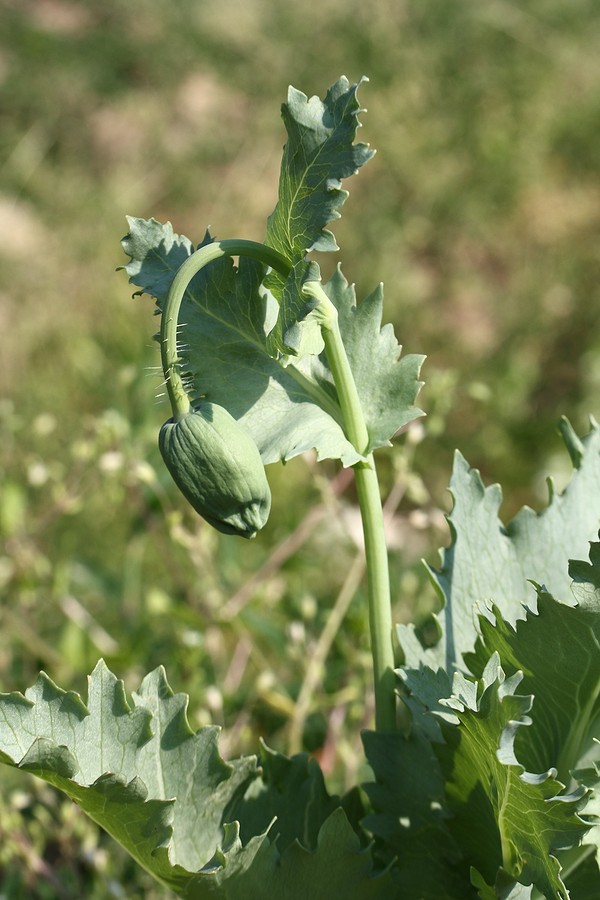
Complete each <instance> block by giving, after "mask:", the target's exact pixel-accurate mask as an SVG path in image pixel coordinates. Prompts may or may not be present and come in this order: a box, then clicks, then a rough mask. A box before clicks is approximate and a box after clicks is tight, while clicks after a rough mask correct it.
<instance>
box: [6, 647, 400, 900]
mask: <svg viewBox="0 0 600 900" xmlns="http://www.w3.org/2000/svg"><path fill="white" fill-rule="evenodd" d="M186 710H187V697H186V696H185V695H183V694H173V692H172V691H171V689H170V687H169V685H168V683H167V681H166V677H165V674H164V671H163V670H162V669H157V670H156V671H155V672H152V673H151V674H150V675H148V676H147V677H146V678H145V679H144V680H143V682H142V685H141V687H140V690H139V691H138V693H136V694H134V695H133V705H132V704H130V703H129V702H128V701H127V698H126V696H125V692H124V689H123V684H122V682H120V681H118V680H117V679H116V678H115V676H114V675H113V674H112V673H111V672H109V670H108V669H107V668H106V666H105V665H104V663H102V662H100V663H98V665H97V666H96V668H95V670H94V672H93V673H92V675H91V676H90V678H89V692H88V701H87V704H84V703H83V701H82V700H81V698H80V697H79V696H78V695H77V694H74V693H72V692H69V693H67V692H65V691H62V690H61V689H60V688H58V687H57V686H56V685H55V684H53V682H52V681H51V680H50V679H49V678H48V677H47V676H46V675H43V674H42V675H40V677H39V678H38V680H37V682H36V684H35V685H34V686H33V687H32V688H31V689H30V690H28V691H27V692H26V693H25V696H23V695H21V694H7V695H6V694H5V695H0V759H1V761H2V762H4V763H7V764H9V765H12V766H15V767H17V768H21V769H24V770H27V771H29V772H32V773H34V774H35V775H38V776H39V777H41V778H43V779H44V780H46V781H48V782H50V783H51V784H54V785H56V786H57V787H59V788H60V789H61V790H63V791H64V792H65V793H66V794H67V795H68V796H69V797H71V798H72V799H73V800H74V801H75V802H76V803H78V805H79V806H81V808H82V809H83V810H84V811H85V812H87V813H88V815H89V816H90V817H91V818H93V819H94V820H95V821H96V822H98V823H99V824H100V825H101V826H102V827H103V828H105V829H106V831H108V832H109V833H110V834H111V835H113V837H115V838H116V839H117V840H118V841H119V842H120V843H121V844H122V845H123V846H124V847H125V848H126V849H127V850H128V851H129V853H130V854H131V855H132V856H133V857H134V859H136V860H137V861H138V862H139V863H140V864H141V865H142V866H144V867H145V868H146V869H147V870H148V871H149V872H150V873H151V874H152V875H153V876H154V877H155V878H156V879H157V880H159V881H161V882H162V883H163V884H165V885H167V886H169V887H170V888H171V889H172V890H174V891H175V892H176V893H177V894H179V895H180V896H182V897H187V898H191V900H205V898H214V900H248V898H250V900H252V898H254V900H262V898H264V897H278V898H281V900H296V898H298V900H300V898H302V897H306V896H309V895H310V896H314V897H319V898H323V900H328V898H330V897H333V896H344V894H345V893H347V892H349V891H350V889H351V886H352V888H353V890H355V891H356V893H355V894H353V896H356V897H358V898H360V900H379V898H381V900H383V898H388V897H389V896H390V893H389V891H390V877H389V874H384V875H380V876H379V877H375V876H374V873H373V859H372V856H371V853H370V852H369V850H368V849H367V850H365V849H361V847H360V841H359V838H358V836H357V835H356V834H355V833H354V831H353V830H352V828H351V826H350V825H349V823H348V820H347V818H346V816H345V814H344V812H343V810H342V809H341V807H340V806H339V802H338V801H337V800H336V799H335V798H331V797H329V796H328V795H327V792H326V790H325V787H324V784H323V779H322V775H321V773H320V771H319V770H318V767H316V764H314V763H310V762H309V761H308V759H307V758H306V757H301V758H295V759H292V760H288V759H286V758H285V757H283V756H281V755H280V754H271V753H270V752H269V751H265V754H264V756H263V762H264V773H262V772H261V770H260V769H259V768H258V766H257V760H256V758H255V757H244V758H242V759H239V760H234V761H233V762H230V763H225V762H224V761H223V760H222V759H221V757H220V756H219V753H218V749H217V733H218V729H217V728H213V727H208V728H203V729H200V731H198V732H196V733H194V732H193V731H192V730H191V729H190V727H189V724H188V721H187V717H186ZM291 789H293V790H291ZM290 811H291V813H292V814H291V815H288V814H289V813H290ZM279 814H281V816H282V819H283V821H282V823H281V824H277V823H273V817H274V815H279ZM240 823H241V824H240ZM315 886H316V888H315Z"/></svg>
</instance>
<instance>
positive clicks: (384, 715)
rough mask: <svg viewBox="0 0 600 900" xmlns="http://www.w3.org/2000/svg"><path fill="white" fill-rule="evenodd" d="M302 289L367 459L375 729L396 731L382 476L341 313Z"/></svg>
mask: <svg viewBox="0 0 600 900" xmlns="http://www.w3.org/2000/svg"><path fill="white" fill-rule="evenodd" d="M302 291H303V293H305V294H307V295H308V296H309V297H313V298H314V299H315V300H316V301H317V304H318V306H317V309H318V313H319V316H320V322H321V333H322V335H323V342H324V344H325V353H326V354H327V361H328V363H329V367H330V369H331V373H332V375H333V380H334V383H335V387H336V391H337V394H338V399H339V402H340V407H341V410H342V417H343V420H344V425H345V429H346V436H347V438H348V440H349V441H350V442H351V443H352V444H353V446H354V447H355V448H356V450H357V451H358V452H359V453H362V454H363V455H364V459H363V460H361V461H360V462H358V463H356V465H354V466H353V469H354V477H355V481H356V492H357V495H358V503H359V506H360V514H361V519H362V525H363V532H364V539H365V559H366V563H367V588H368V597H369V629H370V632H371V653H372V656H373V675H374V682H375V728H376V730H377V731H395V730H396V693H395V685H396V676H395V674H394V648H393V644H392V613H391V593H390V576H389V563H388V555H387V547H386V540H385V531H384V524H383V510H382V506H381V495H380V492H379V481H378V479H377V470H376V468H375V460H374V458H373V454H372V453H371V452H369V432H368V429H367V425H366V422H365V417H364V414H363V410H362V404H361V402H360V398H359V396H358V390H357V388H356V382H355V381H354V376H353V374H352V369H351V368H350V362H349V360H348V356H347V354H346V348H345V347H344V343H343V341H342V336H341V333H340V328H339V324H338V312H337V309H336V308H335V306H334V304H333V303H332V302H331V300H330V299H329V297H328V296H327V294H326V293H325V291H324V290H323V288H322V286H321V284H320V283H319V282H318V281H306V282H305V283H304V284H303V286H302Z"/></svg>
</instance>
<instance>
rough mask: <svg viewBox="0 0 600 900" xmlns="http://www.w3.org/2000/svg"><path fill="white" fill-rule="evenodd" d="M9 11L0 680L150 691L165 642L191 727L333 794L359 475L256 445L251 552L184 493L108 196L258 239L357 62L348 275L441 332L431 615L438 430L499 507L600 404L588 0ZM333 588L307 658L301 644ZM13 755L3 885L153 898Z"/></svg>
mask: <svg viewBox="0 0 600 900" xmlns="http://www.w3.org/2000/svg"><path fill="white" fill-rule="evenodd" d="M0 9H1V11H2V22H3V25H2V31H1V33H0V90H1V92H2V102H1V106H0V156H1V159H2V169H1V174H0V235H1V240H0V264H1V268H0V322H1V324H2V328H3V334H4V338H5V339H4V342H3V350H2V355H1V356H0V377H1V379H2V385H3V390H2V398H1V399H0V432H1V434H2V442H1V444H0V472H1V478H2V484H1V495H0V535H1V541H2V543H1V545H0V591H1V593H2V605H1V608H0V617H1V623H2V628H1V631H0V686H1V688H2V690H13V689H22V688H24V687H25V686H27V685H29V684H30V683H31V682H32V681H33V679H34V678H35V674H36V673H37V670H38V669H39V668H45V669H46V670H47V671H48V672H49V674H50V675H51V676H52V677H54V678H56V680H57V681H59V682H60V683H61V684H64V685H68V686H72V687H73V688H75V689H77V690H80V691H84V690H85V688H84V683H83V673H84V672H87V671H90V670H91V668H92V667H93V665H94V663H95V661H96V659H97V658H98V656H100V655H102V656H104V657H105V658H106V659H107V661H108V663H109V665H111V666H112V667H113V668H114V669H115V671H116V672H117V673H118V674H120V675H122V677H123V678H124V679H125V681H126V685H127V687H128V689H135V688H136V687H137V685H138V684H139V680H140V678H141V676H142V675H143V674H144V673H145V672H146V671H148V670H150V669H151V668H153V667H154V666H156V665H158V664H160V663H165V664H166V665H167V668H168V673H169V677H170V680H171V683H172V685H173V687H174V689H176V690H186V691H188V692H189V693H190V694H191V698H192V700H191V704H190V718H191V722H192V724H193V726H194V727H198V726H199V725H201V724H204V723H206V722H208V721H216V722H222V723H224V724H225V725H226V726H227V732H226V744H225V750H226V751H227V752H231V753H234V752H236V753H237V752H240V751H246V752H249V751H251V750H252V749H253V748H254V747H255V746H256V740H257V737H258V735H259V734H262V735H264V736H265V737H266V738H267V740H268V741H269V742H270V743H271V744H272V745H274V746H276V747H279V748H281V749H283V750H285V749H287V748H288V746H289V744H290V741H291V742H292V744H293V745H294V746H295V747H296V748H297V746H304V747H305V748H306V749H308V750H311V751H314V752H316V753H318V754H319V756H320V758H321V761H322V763H323V765H324V767H325V768H326V769H327V770H328V771H330V773H331V777H332V779H333V780H334V783H335V784H338V785H339V786H341V787H343V784H344V782H345V779H346V778H347V777H350V776H351V774H352V773H351V767H352V765H353V764H354V763H353V758H354V755H355V754H354V748H353V746H352V744H351V742H350V739H349V738H347V737H346V735H347V734H348V733H351V730H352V728H355V727H356V726H357V724H361V723H362V724H364V725H368V724H369V722H368V719H365V720H364V721H363V720H362V717H363V715H364V697H365V693H368V691H369V690H370V687H369V684H368V678H367V677H366V676H364V674H363V673H364V671H365V668H366V669H368V658H367V644H366V641H367V636H366V628H365V609H364V604H363V602H362V599H363V598H362V588H361V587H360V585H358V587H356V588H355V590H353V587H354V586H353V584H352V583H351V581H349V582H348V584H346V586H345V590H346V594H344V585H343V578H344V573H347V572H348V571H349V570H351V568H352V561H353V559H354V557H355V555H356V537H355V535H356V516H357V513H356V510H355V506H354V502H353V496H352V488H351V485H348V484H347V483H346V481H345V480H344V477H343V476H339V475H336V468H335V466H333V465H325V466H323V467H321V469H320V472H321V476H322V477H321V479H320V481H319V482H318V483H317V486H316V487H315V485H314V481H313V478H312V475H309V473H308V471H307V466H308V467H312V466H313V465H314V463H313V461H312V460H310V459H307V460H296V461H294V462H292V463H290V464H288V465H287V466H286V467H285V468H281V467H270V469H269V470H268V471H269V477H270V480H271V484H272V487H273V488H274V510H273V514H272V519H271V522H270V524H269V526H268V527H267V529H265V532H263V533H262V535H261V537H260V538H259V539H258V540H257V541H255V542H253V543H252V544H246V543H242V542H239V541H233V540H228V539H223V538H222V537H220V536H219V535H217V534H216V533H213V532H210V531H209V530H208V529H207V528H204V527H203V526H202V524H201V523H200V522H199V521H198V519H197V518H194V516H193V514H192V513H191V512H188V511H187V510H186V509H184V508H183V507H182V503H181V501H180V498H179V497H178V496H177V495H176V493H175V491H174V489H173V488H172V486H171V485H170V483H169V479H168V478H167V476H166V475H165V473H164V471H163V468H162V466H161V465H160V463H159V458H158V452H157V449H156V435H157V431H158V428H159V426H160V424H161V423H162V421H163V420H164V418H165V416H166V407H165V406H164V405H163V404H161V403H157V402H155V400H154V398H155V395H156V394H157V393H159V391H160V386H159V385H160V379H159V377H158V375H157V373H156V371H155V367H156V366H157V365H158V351H157V348H156V346H155V345H153V342H152V339H151V338H152V334H153V332H154V331H155V330H156V320H154V319H153V318H152V315H151V312H152V310H151V306H150V303H149V301H148V300H147V299H141V300H139V299H138V300H136V301H135V302H128V300H127V298H128V293H131V291H130V289H129V287H128V286H127V285H126V283H125V278H124V277H123V275H122V274H121V275H115V274H114V270H115V268H116V266H117V265H119V264H120V263H122V262H123V260H124V258H123V256H122V255H121V254H120V252H119V246H118V238H119V237H120V236H121V235H122V234H123V233H124V231H125V229H126V224H125V218H124V217H125V214H126V213H131V214H133V215H141V216H149V215H155V216H156V217H157V218H159V219H163V220H164V219H170V220H171V221H172V222H173V224H174V227H175V229H176V230H177V231H180V232H184V233H187V234H189V235H190V237H192V238H195V239H196V240H200V238H201V237H202V235H203V233H204V229H205V227H206V226H207V225H209V224H210V225H211V227H212V229H213V230H214V231H215V233H216V234H217V235H218V236H220V237H232V236H239V235H240V234H241V233H242V232H243V236H244V237H248V238H255V239H261V238H262V236H263V233H264V221H265V217H266V216H267V215H268V213H269V212H270V211H271V209H272V208H273V206H274V203H275V199H276V184H277V175H278V169H279V161H280V153H281V146H282V144H283V141H284V130H283V126H282V124H281V122H280V121H279V120H278V117H277V109H278V107H279V104H280V102H281V101H282V100H283V99H284V97H285V93H286V90H287V85H288V83H292V84H294V86H296V87H297V88H299V89H301V90H303V91H305V92H306V93H309V94H311V93H319V94H322V93H323V91H324V90H325V88H326V87H327V86H328V85H329V84H331V83H333V81H335V80H336V79H337V77H338V76H339V75H340V74H342V73H343V74H346V75H347V76H348V77H349V78H351V79H358V78H359V77H360V76H361V75H363V74H366V75H368V76H369V77H370V84H368V85H365V86H364V87H363V89H362V91H361V100H362V102H364V104H365V105H366V106H367V107H368V108H369V110H370V111H369V113H368V114H366V115H364V116H363V124H364V130H363V132H362V133H361V138H362V139H365V140H368V141H369V142H370V143H371V144H372V146H374V147H375V148H377V150H378V156H377V157H376V159H375V160H374V161H373V162H372V163H371V164H370V165H369V166H368V167H367V168H366V169H365V170H364V172H362V173H361V175H360V177H359V178H357V179H355V181H354V182H351V183H350V185H349V188H350V191H351V196H350V199H349V201H348V205H347V206H346V208H345V209H344V213H343V218H342V219H341V221H340V222H338V223H336V224H335V226H334V227H335V232H336V235H337V238H338V242H339V244H340V246H341V247H342V251H343V252H342V254H341V258H343V259H345V260H346V262H345V264H344V271H345V274H346V276H347V277H348V278H349V279H350V280H357V281H358V292H359V296H364V294H366V293H367V292H368V291H369V290H371V288H372V287H373V286H374V285H375V284H376V283H377V282H378V281H380V280H383V281H384V283H385V285H386V301H387V307H386V314H387V317H388V319H391V320H393V321H394V324H395V327H396V332H397V334H398V336H399V338H400V340H401V341H402V342H403V344H404V347H405V351H406V352H417V353H419V352H426V353H428V355H429V362H428V363H427V364H426V367H425V370H424V374H425V378H426V381H427V387H426V389H425V391H424V392H423V394H422V397H421V402H422V405H423V406H424V408H425V409H426V410H427V412H428V414H429V418H428V419H427V420H425V422H424V429H425V431H424V432H423V431H422V430H421V428H420V426H419V427H418V428H416V429H412V431H411V432H410V433H409V439H408V441H407V440H406V439H403V440H404V442H403V443H402V446H401V448H398V449H397V450H396V451H395V453H394V454H390V455H389V456H388V457H386V458H385V459H384V460H383V461H382V469H383V472H384V481H385V482H386V487H387V489H388V491H390V492H391V493H392V497H391V501H390V502H391V505H392V506H393V507H396V504H399V506H398V507H397V509H396V512H395V515H393V516H392V517H391V519H390V546H391V554H392V577H393V587H394V590H395V595H396V597H397V610H396V613H397V618H398V619H402V620H403V621H405V620H407V619H408V618H411V617H412V616H413V615H414V613H415V610H417V611H419V613H420V614H424V612H425V611H426V610H427V609H428V608H430V606H431V605H432V603H433V599H432V595H431V591H430V589H429V587H428V586H427V585H426V580H425V577H424V574H423V572H422V570H421V569H420V567H419V565H418V560H419V558H420V556H422V555H427V557H428V558H429V559H430V560H435V548H436V547H437V545H439V544H440V543H442V542H445V541H446V540H447V535H446V533H445V531H444V529H443V518H442V516H441V513H440V512H439V510H440V508H442V507H446V506H447V497H446V494H445V486H446V484H447V482H448V477H449V471H450V466H451V453H452V450H453V448H454V447H455V446H459V447H460V448H461V449H462V450H463V452H464V453H465V454H466V456H467V458H468V459H469V461H470V462H471V463H472V464H475V465H477V466H479V467H480V468H481V469H482V471H483V473H484V476H485V477H492V478H494V479H498V480H500V481H502V483H503V484H504V485H505V487H506V493H507V494H508V496H509V500H508V503H507V510H508V511H509V512H511V511H514V509H515V508H516V507H517V506H518V505H520V504H521V503H522V502H524V501H528V502H532V503H533V504H534V505H535V504H536V503H537V502H539V499H540V494H539V493H538V491H539V490H540V486H542V487H543V485H542V481H541V478H542V476H543V475H544V474H545V473H546V472H547V471H548V470H553V471H555V472H556V471H557V470H558V472H559V474H560V471H561V468H564V469H566V468H567V459H566V454H563V456H561V457H560V458H559V459H558V460H556V459H555V458H554V457H555V453H556V452H557V451H558V448H559V441H558V439H557V438H556V437H555V433H554V425H555V422H556V420H557V419H558V417H559V416H560V415H561V414H563V413H566V414H568V415H569V416H571V418H572V419H573V420H574V423H575V425H576V427H577V428H578V430H580V431H582V430H585V428H586V416H587V415H588V414H589V413H594V412H595V413H596V415H598V414H599V412H600V411H599V409H598V401H597V396H598V388H599V387H600V352H599V345H600V337H599V333H600V332H599V328H598V325H599V324H600V323H599V319H600V298H599V296H598V293H599V289H598V256H597V232H598V225H599V219H600V203H599V202H598V201H599V199H600V181H599V178H598V174H599V172H598V169H599V167H600V162H599V160H600V156H599V155H598V152H597V137H596V135H597V129H598V124H599V123H600V60H599V58H598V54H597V53H596V52H595V49H596V48H597V46H598V38H599V32H600V13H599V12H598V10H597V4H596V3H595V2H594V0H570V2H569V3H568V4H566V3H564V2H563V0H537V2H533V0H527V2H522V3H519V4H516V3H511V2H507V0H490V2H488V3H485V4H478V3H476V2H473V0H454V2H443V0H405V2H397V0H383V2H382V0H367V2H364V0H363V2H360V3H359V2H353V0H349V2H347V3H346V4H344V6H343V9H341V8H340V5H339V3H337V2H334V0H320V2H319V3H314V4H312V3H308V4H305V5H303V6H300V5H296V4H281V3H276V2H274V0H245V2H244V3H241V2H230V3H222V2H216V0H215V2H213V0H210V2H193V0H177V2H172V3H169V4H157V3H155V2H150V0H140V2H138V3H136V4H135V5H131V4H124V3H122V2H120V0H104V2H102V3H99V2H96V3H94V2H92V0H89V2H85V0H80V2H68V0H35V2H34V0H13V2H10V0H3V2H0ZM390 111H391V112H392V115H391V116H390ZM390 120H391V121H392V124H391V125H390ZM336 262H337V258H336V256H335V255H333V254H332V255H331V260H323V268H324V270H325V271H326V272H330V271H332V269H333V267H334V265H335V264H336ZM417 445H418V446H417ZM413 457H414V460H413ZM293 550H295V552H294V553H293V554H292V551H293ZM332 559H335V560H336V566H332V565H331V560H332ZM338 563H339V565H338ZM257 571H258V573H259V575H258V576H255V574H254V573H256V572H257ZM356 580H357V582H358V577H357V579H356ZM340 592H341V596H340ZM348 598H350V599H348ZM336 603H337V607H336ZM344 604H346V605H347V607H348V610H347V613H346V615H347V619H348V622H349V627H348V629H346V630H345V631H344V634H343V635H338V637H336V639H335V641H334V644H333V647H332V648H331V649H330V653H329V656H328V663H327V666H326V669H325V672H324V673H319V672H318V671H315V670H314V667H312V668H311V667H310V666H308V667H307V665H306V660H307V659H310V658H311V657H312V656H313V655H314V653H315V650H316V648H317V647H318V646H319V645H318V641H319V638H320V636H321V635H322V634H323V630H324V629H325V627H326V625H327V622H328V620H329V618H330V616H331V615H332V612H331V611H332V610H333V609H335V608H337V609H338V610H339V609H342V608H343V607H344ZM282 648H285V649H282ZM363 661H364V664H363ZM349 671H352V675H351V676H349V675H348V672H349ZM319 676H321V677H319ZM349 678H350V680H348V679H349ZM311 679H316V681H315V682H314V684H313V683H312V682H311ZM311 684H312V687H311ZM298 698H301V700H302V703H298ZM299 710H300V711H299ZM334 748H335V749H334ZM2 780H3V783H4V785H5V789H4V791H3V793H4V796H5V800H4V801H3V802H4V806H5V811H6V816H5V815H4V813H3V815H2V819H3V821H6V822H7V823H8V824H7V826H6V829H5V835H4V837H3V844H4V851H3V854H2V856H1V857H0V890H1V891H2V892H3V893H4V895H5V896H8V897H21V896H31V897H40V898H42V897H57V898H60V897H72V898H75V897H80V896H82V895H85V896H89V897H95V896H98V897H105V896H127V897H135V896H140V897H141V896H144V897H147V898H150V900H151V898H152V897H154V896H156V897H158V896H160V892H158V893H157V892H156V889H155V888H151V887H150V886H149V884H148V882H146V881H145V880H144V876H143V875H141V874H139V873H137V871H135V870H134V868H133V866H132V865H131V864H129V862H128V861H126V860H124V859H123V858H122V857H120V856H119V854H118V853H117V852H116V851H115V855H114V857H113V856H110V857H109V858H107V857H106V849H107V847H109V848H110V852H111V854H112V852H113V849H112V844H109V843H108V842H107V841H106V840H105V839H104V838H103V837H102V836H99V835H98V834H97V832H96V831H95V829H94V828H93V827H92V826H91V825H89V824H88V823H82V824H78V825H77V826H75V825H74V824H73V821H74V820H73V816H74V815H75V814H74V813H73V811H72V809H71V807H70V805H69V804H64V803H63V802H62V801H57V800H56V799H55V798H54V795H53V794H52V793H51V792H48V790H47V789H45V788H44V789H42V788H40V787H39V786H37V785H33V784H32V785H27V786H26V787H25V788H23V782H22V780H21V779H20V780H19V783H18V784H16V782H15V789H16V793H15V792H13V791H12V790H11V788H12V784H13V781H12V780H11V778H10V777H9V775H8V774H7V773H4V774H3V779H2ZM15 798H16V799H15ZM77 821H78V822H79V820H77ZM40 823H42V824H41V825H40ZM78 829H81V833H82V834H83V835H84V840H83V844H79V843H78V842H76V841H74V840H73V838H72V831H73V830H75V831H77V830H78ZM9 834H10V835H12V838H11V839H9V838H8V837H7V835H9ZM86 848H87V849H86ZM90 848H92V849H90ZM69 873H71V874H69ZM73 873H75V874H73ZM77 879H78V880H77ZM111 879H112V881H111ZM119 883H120V884H121V887H120V888H119ZM107 885H108V886H109V887H107ZM111 885H112V886H111ZM119 890H122V891H123V893H121V894H120V893H119ZM110 891H112V892H113V893H110ZM152 891H154V892H155V893H152ZM94 892H96V893H94Z"/></svg>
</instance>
